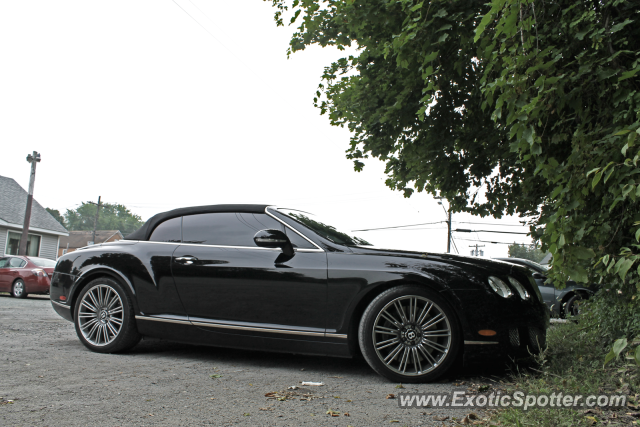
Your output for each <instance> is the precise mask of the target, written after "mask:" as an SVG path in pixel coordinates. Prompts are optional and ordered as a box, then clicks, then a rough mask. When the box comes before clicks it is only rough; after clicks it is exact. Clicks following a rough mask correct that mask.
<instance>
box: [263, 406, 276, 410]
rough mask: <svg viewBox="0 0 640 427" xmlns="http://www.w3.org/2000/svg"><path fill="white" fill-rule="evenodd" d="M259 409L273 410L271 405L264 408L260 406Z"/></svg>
mask: <svg viewBox="0 0 640 427" xmlns="http://www.w3.org/2000/svg"><path fill="white" fill-rule="evenodd" d="M260 410H261V411H273V408H272V407H271V406H267V407H266V408H260Z"/></svg>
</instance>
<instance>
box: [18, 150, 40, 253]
mask: <svg viewBox="0 0 640 427" xmlns="http://www.w3.org/2000/svg"><path fill="white" fill-rule="evenodd" d="M27 162H29V163H31V176H30V177H29V195H28V196H27V209H26V211H25V213H24V223H23V224H22V236H21V237H20V245H19V246H18V255H27V242H28V241H29V223H30V222H31V205H32V204H33V186H34V184H35V182H36V164H37V163H38V162H40V153H38V152H37V151H34V152H33V154H29V155H28V156H27Z"/></svg>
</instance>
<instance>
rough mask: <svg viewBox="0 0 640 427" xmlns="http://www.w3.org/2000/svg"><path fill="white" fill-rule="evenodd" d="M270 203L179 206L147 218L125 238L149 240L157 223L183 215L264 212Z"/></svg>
mask: <svg viewBox="0 0 640 427" xmlns="http://www.w3.org/2000/svg"><path fill="white" fill-rule="evenodd" d="M267 206H270V205H209V206H192V207H190V208H179V209H174V210H171V211H167V212H161V213H159V214H156V215H154V216H152V217H151V218H149V219H148V220H147V222H145V223H144V225H143V226H142V227H140V228H139V229H137V230H136V231H134V232H133V233H131V234H129V235H128V236H126V237H125V240H149V236H151V233H152V232H153V230H154V229H155V228H156V226H157V225H158V224H160V223H161V222H163V221H166V220H168V219H171V218H177V217H179V216H184V215H196V214H204V213H219V212H241V213H264V210H265V209H266V208H267Z"/></svg>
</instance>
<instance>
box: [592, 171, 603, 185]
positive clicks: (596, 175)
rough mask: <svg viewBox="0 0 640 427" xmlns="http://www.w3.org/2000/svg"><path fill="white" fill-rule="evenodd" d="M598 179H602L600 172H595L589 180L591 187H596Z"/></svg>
mask: <svg viewBox="0 0 640 427" xmlns="http://www.w3.org/2000/svg"><path fill="white" fill-rule="evenodd" d="M600 179H602V172H598V173H597V174H595V176H594V177H593V181H592V182H591V188H596V185H598V183H599V182H600Z"/></svg>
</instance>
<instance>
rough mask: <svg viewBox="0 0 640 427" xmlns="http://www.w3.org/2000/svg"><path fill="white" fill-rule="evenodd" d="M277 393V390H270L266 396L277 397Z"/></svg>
mask: <svg viewBox="0 0 640 427" xmlns="http://www.w3.org/2000/svg"><path fill="white" fill-rule="evenodd" d="M276 394H277V393H276V392H275V391H270V392H269V393H265V395H264V397H275V396H276Z"/></svg>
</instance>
